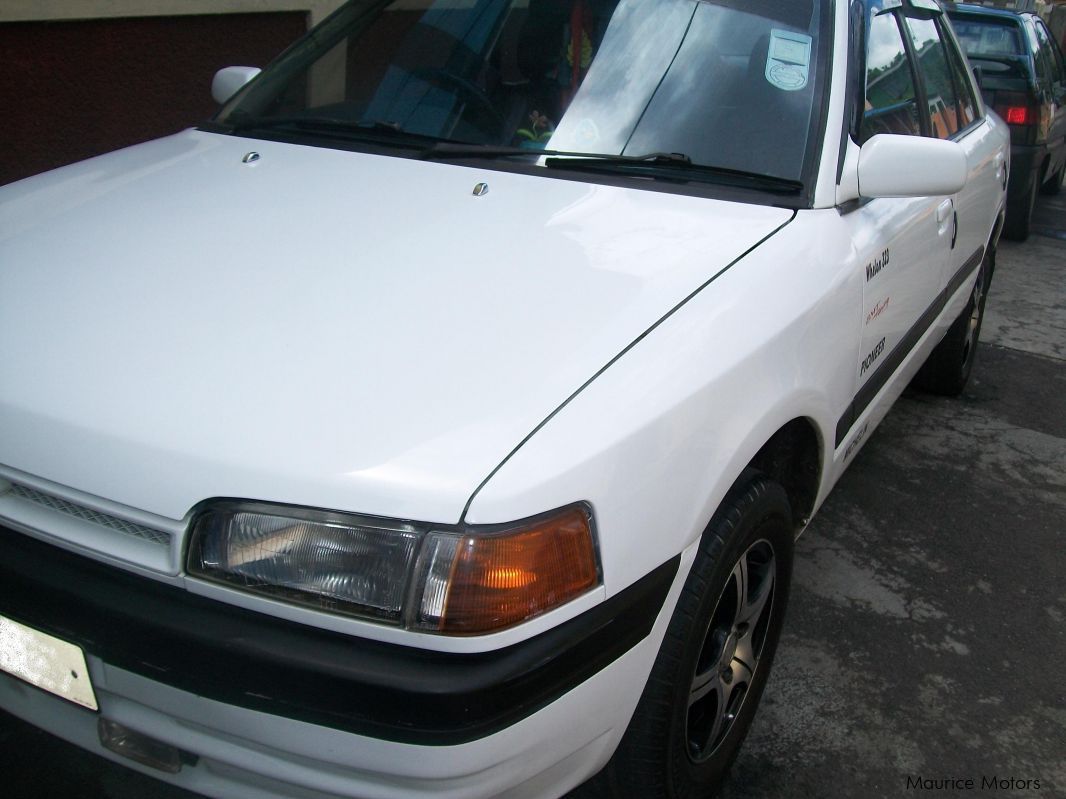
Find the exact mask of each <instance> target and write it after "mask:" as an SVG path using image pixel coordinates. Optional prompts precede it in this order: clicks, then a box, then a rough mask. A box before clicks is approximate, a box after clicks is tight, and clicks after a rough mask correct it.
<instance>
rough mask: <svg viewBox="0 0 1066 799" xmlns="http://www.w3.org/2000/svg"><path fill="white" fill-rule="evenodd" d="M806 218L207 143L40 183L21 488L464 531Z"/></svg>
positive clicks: (13, 217)
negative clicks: (623, 367) (496, 484)
mask: <svg viewBox="0 0 1066 799" xmlns="http://www.w3.org/2000/svg"><path fill="white" fill-rule="evenodd" d="M252 150H254V151H256V152H257V153H258V154H259V158H258V160H251V161H250V163H245V162H244V161H245V160H249V159H245V158H244V156H245V154H246V153H248V152H249V151H252ZM481 182H484V183H486V184H488V191H487V192H486V193H484V194H483V195H482V196H475V193H474V191H473V190H474V187H475V184H477V183H481ZM790 217H791V212H790V211H786V210H782V209H775V208H767V207H762V206H757V205H745V204H736V203H727V202H722V201H717V200H708V199H704V198H695V197H685V196H679V195H675V194H670V193H662V192H657V191H646V190H634V189H627V188H619V187H610V186H604V185H593V184H589V183H585V182H581V181H574V180H564V179H555V178H549V179H546V178H543V177H536V176H529V175H520V174H513V173H507V172H498V171H486V170H480V169H474V168H469V167H466V166H456V165H452V164H441V163H430V162H421V161H416V160H412V159H403V158H393V157H385V156H376V155H368V154H360V153H352V152H340V151H335V150H331V149H326V148H316V147H306V146H299V145H293V144H284V143H277V142H269V141H261V140H251V139H242V138H237V137H232V136H225V135H220V134H212V133H206V132H200V131H186V132H184V133H181V134H178V135H176V136H172V137H170V138H167V139H162V140H159V141H156V142H151V143H148V144H145V145H140V146H138V147H134V148H130V149H128V150H125V151H121V152H118V153H113V154H111V155H108V156H104V157H101V158H97V159H93V160H91V161H87V162H84V163H81V164H77V165H75V166H72V167H67V168H64V169H61V170H57V171H55V172H52V173H49V174H46V175H42V176H39V177H36V178H31V179H29V180H25V181H21V182H19V183H16V184H12V185H10V186H7V187H5V188H4V189H2V190H0V464H2V465H5V466H7V467H11V468H14V469H17V470H20V471H23V472H26V473H30V474H32V475H36V476H38V477H43V478H46V479H48V480H52V481H55V482H57V483H60V484H62V485H66V486H70V487H74V488H76V489H79V490H82V491H86V492H88V493H90V494H94V495H97V496H102V497H106V498H108V499H111V500H114V501H117V502H121V503H124V504H126V505H130V506H133V507H137V508H140V509H143V510H146V511H150V512H152V513H157V514H160V515H163V516H167V517H169V518H174V519H178V518H182V517H183V516H184V515H185V514H186V513H187V512H188V511H189V509H190V508H191V507H192V506H194V505H195V504H196V503H198V502H200V501H201V500H204V499H206V498H209V497H240V498H248V499H260V500H269V501H276V502H288V503H294V504H301V505H311V506H317V507H327V508H335V509H347V510H354V511H358V512H361V513H366V514H377V515H383V516H393V517H401V518H408V519H420V520H428V521H436V522H455V521H458V520H459V518H460V516H461V514H462V509H463V507H464V505H465V503H466V501H467V500H468V498H469V497H470V495H471V493H472V492H473V491H474V490H475V488H476V487H477V486H478V485H479V484H480V482H481V481H482V480H484V479H485V477H486V476H487V475H488V474H489V473H490V472H491V470H492V469H493V468H494V467H495V466H496V465H498V464H499V463H500V461H501V460H502V459H503V458H504V457H506V456H507V454H508V453H509V452H510V451H511V450H513V449H514V448H515V447H516V446H517V445H518V444H519V442H521V441H522V440H523V438H524V437H525V436H526V435H528V434H529V433H530V432H531V431H532V430H533V429H534V428H535V427H536V426H537V425H538V424H539V423H540V422H541V421H542V420H544V419H545V418H546V417H547V416H548V415H549V414H550V413H551V412H552V411H553V410H554V409H555V408H557V407H558V406H559V405H560V403H562V402H564V401H565V400H566V399H567V397H569V396H570V395H572V394H573V393H574V392H575V391H577V390H579V389H580V388H581V386H582V385H583V384H584V383H585V382H586V381H588V380H589V379H590V378H591V377H592V376H593V375H595V374H596V372H597V371H598V370H599V369H601V368H602V367H604V365H606V364H607V363H608V362H610V361H611V359H612V358H613V357H615V356H616V355H617V354H618V353H619V352H620V351H621V350H623V349H624V348H625V347H626V346H627V345H628V344H630V343H631V342H632V341H633V340H634V339H636V338H637V337H639V336H640V335H641V334H642V333H644V332H645V331H647V330H648V328H649V327H651V326H652V325H654V324H655V322H656V321H657V320H659V319H660V318H662V317H663V316H664V315H665V314H666V313H668V312H669V311H670V309H671V308H673V307H674V306H675V305H677V304H678V303H679V302H682V301H683V300H684V299H685V298H686V297H687V296H688V295H689V294H691V293H692V292H693V291H695V290H696V289H698V288H699V287H700V286H701V285H703V284H704V283H705V282H706V281H707V280H709V279H710V278H711V277H712V276H713V275H714V274H715V273H716V272H717V271H718V270H720V269H721V268H722V267H724V266H726V265H728V264H729V263H731V262H732V261H734V260H736V259H737V258H738V257H739V256H741V255H742V254H743V253H744V252H746V251H747V250H749V249H750V248H751V247H753V246H754V245H755V244H757V243H758V242H759V241H760V240H761V239H763V238H765V237H766V236H768V235H770V234H771V233H772V232H773V231H774V230H775V229H777V228H778V227H780V226H781V225H783V224H784V223H785V222H787V221H788V220H789V218H790ZM619 401H620V402H621V401H624V398H619Z"/></svg>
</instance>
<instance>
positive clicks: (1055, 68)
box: [1036, 20, 1066, 86]
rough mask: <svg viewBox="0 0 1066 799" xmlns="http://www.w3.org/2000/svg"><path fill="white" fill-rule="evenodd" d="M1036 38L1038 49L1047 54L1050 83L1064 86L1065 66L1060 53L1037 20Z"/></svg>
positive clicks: (1056, 45)
mask: <svg viewBox="0 0 1066 799" xmlns="http://www.w3.org/2000/svg"><path fill="white" fill-rule="evenodd" d="M1036 38H1037V39H1039V40H1040V49H1041V50H1044V51H1046V52H1047V58H1048V61H1049V63H1050V67H1051V82H1052V83H1056V84H1058V85H1059V86H1061V85H1063V84H1066V74H1064V73H1066V66H1064V65H1063V63H1062V53H1061V52H1060V51H1059V48H1058V44H1057V43H1056V42H1055V40H1054V39H1053V38H1052V36H1051V34H1050V33H1048V30H1047V28H1045V27H1044V23H1043V22H1040V21H1039V20H1038V21H1037V22H1036Z"/></svg>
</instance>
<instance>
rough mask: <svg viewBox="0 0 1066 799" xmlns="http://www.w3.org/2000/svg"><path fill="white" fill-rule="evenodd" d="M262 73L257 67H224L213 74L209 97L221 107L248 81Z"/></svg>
mask: <svg viewBox="0 0 1066 799" xmlns="http://www.w3.org/2000/svg"><path fill="white" fill-rule="evenodd" d="M260 72H262V70H261V69H259V67H225V68H223V69H220V70H219V71H218V72H216V73H215V77H214V79H213V80H212V81H211V96H212V97H214V98H215V102H216V103H218V104H219V105H222V104H223V103H224V102H226V101H227V100H229V99H230V98H231V97H232V96H233V95H235V94H236V93H237V92H238V91H240V89H241V87H242V86H244V84H246V83H247V82H248V81H250V80H251V79H252V78H254V77H255V76H256V75H258V74H259V73H260Z"/></svg>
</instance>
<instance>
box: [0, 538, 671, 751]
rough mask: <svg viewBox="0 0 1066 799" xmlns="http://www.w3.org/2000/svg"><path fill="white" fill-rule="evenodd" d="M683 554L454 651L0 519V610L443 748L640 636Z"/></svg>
mask: <svg viewBox="0 0 1066 799" xmlns="http://www.w3.org/2000/svg"><path fill="white" fill-rule="evenodd" d="M680 560H681V558H680V555H678V556H676V557H674V558H672V559H671V560H669V561H667V562H666V563H664V564H662V565H661V566H659V567H658V568H656V569H654V570H653V571H651V572H650V573H649V574H647V575H646V576H645V577H643V578H642V579H640V580H638V581H637V582H636V583H634V584H633V585H631V586H630V587H628V588H627V589H625V590H624V591H622V592H621V593H619V594H617V595H616V596H614V597H611V598H610V599H608V600H606V601H605V602H603V603H601V604H599V605H597V606H596V607H594V608H592V609H591V610H589V611H587V612H585V613H583V614H582V615H580V616H578V617H576V618H574V619H571V620H570V621H567V622H564V623H563V624H560V625H559V626H557V627H554V628H552V629H551V630H548V631H547V632H544V633H541V634H540V635H537V636H535V637H533V638H530V639H528V640H526V641H522V642H520V643H517V644H514V645H512V646H509V647H506V648H504V649H499V650H496V651H493V652H484V653H476V654H453V653H446V652H435V651H431V650H425V649H417V648H413V647H406V646H399V645H396V644H386V643H381V642H378V641H370V640H367V639H363V638H354V637H352V636H348V635H343V634H340V633H334V632H330V631H327V630H321V629H318V628H313V627H308V626H306V625H301V624H296V623H293V622H289V621H285V620H282V619H277V618H274V617H272V616H267V615H264V614H261V613H255V612H253V611H248V610H244V609H242V608H237V607H234V606H231V605H228V604H226V603H223V602H218V601H215V600H211V599H207V598H205V597H201V596H197V595H195V594H191V593H189V592H188V591H185V590H184V589H181V588H176V587H174V586H169V585H164V584H161V583H158V582H156V581H155V580H151V579H149V578H145V577H140V576H138V575H134V574H130V573H128V572H125V571H122V570H120V569H117V568H114V567H110V566H107V565H105V564H101V563H97V562H96V561H93V560H90V559H88V558H85V557H82V556H79V555H75V554H73V553H70V552H67V551H65V550H62V549H59V548H57V547H54V546H51V545H49V544H45V543H43V542H41V541H38V540H36V539H34V538H31V537H29V536H26V535H23V534H21V533H17V532H15V531H13V530H9V529H7V528H5V527H0V614H2V615H4V616H7V617H9V618H11V619H14V620H15V621H18V622H21V623H22V624H25V625H28V626H30V627H33V628H35V629H38V630H40V631H42V632H45V633H48V634H50V635H54V636H56V637H58V638H62V639H63V640H66V641H69V642H71V643H73V644H77V645H78V646H80V647H82V648H83V649H84V650H85V651H86V652H88V653H90V654H92V655H95V656H97V657H99V658H101V659H102V660H103V661H104V662H105V663H109V664H111V665H113V666H116V667H118V668H121V669H125V670H127V671H131V672H134V673H136V674H140V675H143V676H145V677H148V678H150V679H152V680H155V681H157V682H160V683H163V684H165V685H169V686H172V687H174V688H178V689H181V690H183V691H189V692H191V693H194V694H197V695H198V696H203V697H206V698H209V699H213V700H216V701H219V702H225V703H227V704H231V705H236V706H239V707H243V708H248V709H250V710H258V711H262V712H266V713H271V714H274V715H278V716H284V717H287V718H291V719H297V720H300V721H306V722H310V723H313V724H319V725H323V726H327V727H332V728H334V729H338V730H345V731H348V732H352V733H357V734H360V735H366V736H371V737H374V738H379V739H384V740H388V741H396V742H402V743H410V744H422V745H434V746H436V745H451V744H459V743H465V742H468V741H472V740H476V739H478V738H482V737H484V736H486V735H490V734H492V733H494V732H498V731H499V730H502V729H504V728H505V727H508V726H510V725H512V724H514V723H515V722H517V721H520V720H521V719H523V718H525V717H527V716H529V715H531V714H532V713H534V712H536V711H537V710H539V709H541V708H542V707H544V706H545V705H547V704H549V703H550V702H552V701H554V700H556V699H558V698H559V697H560V696H562V695H563V694H564V693H566V692H567V691H569V690H570V689H572V688H574V687H576V686H577V685H579V684H580V683H582V682H583V681H585V680H586V679H588V678H589V677H591V676H593V675H594V674H596V673H597V672H598V671H600V670H602V669H603V668H604V667H606V666H607V665H609V664H610V663H612V662H614V661H615V660H617V659H618V658H619V657H620V656H621V655H623V654H624V653H626V652H627V651H629V650H630V649H631V648H632V647H633V646H635V645H636V644H637V643H639V642H640V641H641V640H643V639H644V638H645V637H646V636H647V635H648V633H649V632H651V628H652V625H653V624H654V622H655V619H656V617H657V616H658V614H659V612H660V610H661V609H662V607H663V602H664V601H665V600H666V595H667V593H668V591H669V589H670V585H671V583H672V582H673V579H674V576H675V575H676V574H677V570H678V565H679V563H680Z"/></svg>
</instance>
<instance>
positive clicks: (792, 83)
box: [767, 64, 807, 92]
mask: <svg viewBox="0 0 1066 799" xmlns="http://www.w3.org/2000/svg"><path fill="white" fill-rule="evenodd" d="M767 77H768V78H769V80H770V83H772V84H773V85H774V86H776V87H777V88H779V89H784V90H785V91H787V92H794V91H796V90H797V89H802V88H803V87H804V86H806V85H807V74H806V71H805V70H803V69H801V68H799V67H797V66H794V65H792V64H773V65H771V67H770V69H769V70H767Z"/></svg>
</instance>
